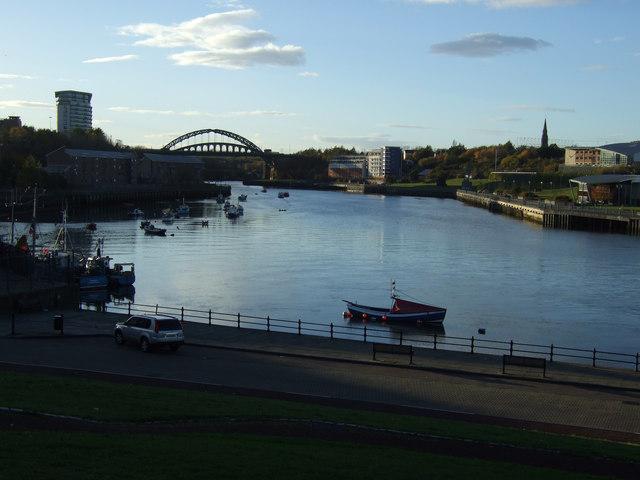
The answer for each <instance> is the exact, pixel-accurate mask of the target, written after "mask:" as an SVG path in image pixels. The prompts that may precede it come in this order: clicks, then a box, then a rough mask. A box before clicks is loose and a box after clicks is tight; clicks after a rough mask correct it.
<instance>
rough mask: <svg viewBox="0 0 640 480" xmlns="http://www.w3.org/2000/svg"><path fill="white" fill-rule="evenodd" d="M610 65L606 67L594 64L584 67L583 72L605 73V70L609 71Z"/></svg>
mask: <svg viewBox="0 0 640 480" xmlns="http://www.w3.org/2000/svg"><path fill="white" fill-rule="evenodd" d="M609 68H611V67H609V65H605V64H602V63H594V64H591V65H585V66H584V67H582V70H583V71H585V72H604V71H605V70H609Z"/></svg>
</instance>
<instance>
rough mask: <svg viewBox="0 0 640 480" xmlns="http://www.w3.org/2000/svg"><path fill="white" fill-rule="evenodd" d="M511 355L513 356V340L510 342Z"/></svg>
mask: <svg viewBox="0 0 640 480" xmlns="http://www.w3.org/2000/svg"><path fill="white" fill-rule="evenodd" d="M509 355H513V340H511V341H510V342H509Z"/></svg>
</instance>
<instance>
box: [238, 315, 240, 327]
mask: <svg viewBox="0 0 640 480" xmlns="http://www.w3.org/2000/svg"><path fill="white" fill-rule="evenodd" d="M238 328H240V314H239V313H238Z"/></svg>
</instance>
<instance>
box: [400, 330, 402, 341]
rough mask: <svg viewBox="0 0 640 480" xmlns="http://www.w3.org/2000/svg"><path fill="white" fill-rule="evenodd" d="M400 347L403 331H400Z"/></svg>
mask: <svg viewBox="0 0 640 480" xmlns="http://www.w3.org/2000/svg"><path fill="white" fill-rule="evenodd" d="M400 345H402V330H400Z"/></svg>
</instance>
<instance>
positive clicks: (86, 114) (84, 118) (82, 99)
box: [55, 90, 92, 134]
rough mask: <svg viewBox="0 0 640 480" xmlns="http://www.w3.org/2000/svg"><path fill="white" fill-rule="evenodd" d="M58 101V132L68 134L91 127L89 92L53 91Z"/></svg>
mask: <svg viewBox="0 0 640 480" xmlns="http://www.w3.org/2000/svg"><path fill="white" fill-rule="evenodd" d="M55 95H56V99H57V103H58V132H60V133H64V134H68V133H71V132H72V131H74V130H76V129H81V130H89V129H90V128H91V127H92V109H91V96H92V95H91V94H90V93H87V92H78V91H76V90H62V91H59V92H56V93H55Z"/></svg>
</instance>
